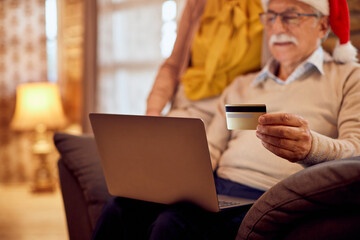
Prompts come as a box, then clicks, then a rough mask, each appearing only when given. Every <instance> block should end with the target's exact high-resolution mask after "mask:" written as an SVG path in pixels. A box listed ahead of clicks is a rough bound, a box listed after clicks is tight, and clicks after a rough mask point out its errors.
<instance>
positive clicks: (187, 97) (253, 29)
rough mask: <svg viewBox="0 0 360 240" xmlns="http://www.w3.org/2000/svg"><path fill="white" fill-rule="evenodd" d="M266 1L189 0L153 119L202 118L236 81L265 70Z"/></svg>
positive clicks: (156, 94) (159, 83)
mask: <svg viewBox="0 0 360 240" xmlns="http://www.w3.org/2000/svg"><path fill="white" fill-rule="evenodd" d="M260 12H262V5H261V2H260V0H188V1H187V4H186V6H185V9H184V12H183V15H182V18H181V21H180V23H179V28H178V35H177V39H176V42H175V45H174V49H173V52H172V54H171V56H170V57H169V58H168V59H166V61H165V62H164V63H163V64H162V66H161V68H160V69H159V72H158V75H157V77H156V79H155V82H154V85H153V88H152V90H151V92H150V94H149V96H148V99H147V110H146V114H147V115H154V116H159V115H161V112H162V110H163V108H164V106H165V105H166V104H167V103H169V102H171V109H170V112H169V113H168V114H167V115H168V116H187V117H198V118H201V119H202V120H203V121H204V122H205V124H206V125H207V124H208V123H209V122H210V120H211V118H212V116H213V113H214V107H215V102H216V100H217V98H218V96H219V95H220V94H221V93H222V91H223V90H224V89H225V87H227V86H228V85H229V84H230V83H231V82H232V81H233V80H234V78H235V77H236V76H238V75H241V74H245V73H248V72H253V71H257V70H259V69H260V61H261V53H262V51H261V49H262V39H263V26H262V24H261V22H260V19H259V13H260Z"/></svg>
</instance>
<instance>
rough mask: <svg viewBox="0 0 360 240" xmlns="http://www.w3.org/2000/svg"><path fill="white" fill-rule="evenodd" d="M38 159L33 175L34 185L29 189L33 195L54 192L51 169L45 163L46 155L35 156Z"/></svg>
mask: <svg viewBox="0 0 360 240" xmlns="http://www.w3.org/2000/svg"><path fill="white" fill-rule="evenodd" d="M36 155H37V156H38V157H39V159H40V164H39V167H38V168H37V169H35V173H34V183H33V186H32V188H31V191H32V192H33V193H42V192H54V191H55V181H54V178H53V176H52V174H51V169H50V167H49V165H48V163H47V154H44V153H41V154H36Z"/></svg>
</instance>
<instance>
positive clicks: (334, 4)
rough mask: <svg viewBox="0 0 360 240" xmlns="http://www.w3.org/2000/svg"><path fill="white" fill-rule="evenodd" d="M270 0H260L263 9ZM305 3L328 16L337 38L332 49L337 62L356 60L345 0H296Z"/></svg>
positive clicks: (265, 8)
mask: <svg viewBox="0 0 360 240" xmlns="http://www.w3.org/2000/svg"><path fill="white" fill-rule="evenodd" d="M270 1H271V0H262V4H263V7H264V10H265V11H266V10H267V5H268V3H269V2H270ZM297 1H300V2H303V3H306V4H308V5H310V6H312V7H313V8H315V9H316V10H318V11H320V12H321V14H323V15H324V16H329V22H330V27H331V30H332V31H333V33H334V34H335V35H336V36H337V37H338V38H339V41H338V43H337V44H336V47H335V49H334V51H333V58H334V60H335V61H337V62H342V63H346V62H352V61H354V62H357V58H356V55H357V49H356V48H355V47H354V46H353V45H352V44H351V42H350V16H349V8H348V4H347V2H346V0H297Z"/></svg>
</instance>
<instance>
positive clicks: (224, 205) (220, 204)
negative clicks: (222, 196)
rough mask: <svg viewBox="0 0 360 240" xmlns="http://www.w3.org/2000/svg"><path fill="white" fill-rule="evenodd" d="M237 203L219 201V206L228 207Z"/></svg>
mask: <svg viewBox="0 0 360 240" xmlns="http://www.w3.org/2000/svg"><path fill="white" fill-rule="evenodd" d="M236 205H239V203H238V202H231V201H223V200H220V201H219V207H230V206H236Z"/></svg>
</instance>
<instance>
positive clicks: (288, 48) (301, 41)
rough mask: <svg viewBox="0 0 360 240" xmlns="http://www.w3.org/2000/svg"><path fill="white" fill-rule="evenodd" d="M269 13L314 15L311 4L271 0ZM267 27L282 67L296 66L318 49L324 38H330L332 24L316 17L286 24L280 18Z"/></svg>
mask: <svg viewBox="0 0 360 240" xmlns="http://www.w3.org/2000/svg"><path fill="white" fill-rule="evenodd" d="M268 12H272V13H283V14H285V13H286V14H287V13H289V14H292V15H294V13H301V14H314V11H313V9H312V8H311V7H310V6H309V5H307V4H305V3H302V2H299V1H297V0H271V1H270V3H269V5H268ZM295 16H296V14H295ZM289 22H290V21H289ZM265 28H266V32H267V37H268V44H269V48H270V51H271V53H272V55H273V56H274V58H275V59H276V60H278V61H279V62H280V64H283V65H290V66H291V65H292V66H294V65H295V66H296V65H298V64H299V63H301V62H302V61H304V60H305V59H306V58H307V57H309V56H310V55H311V54H312V53H313V52H314V51H315V50H316V49H317V47H318V46H319V43H320V39H322V38H323V37H324V36H325V35H326V32H327V29H328V23H327V18H325V17H323V18H321V19H319V18H317V17H314V16H301V17H300V18H299V21H298V23H296V24H293V23H291V22H290V24H286V23H283V22H282V21H281V17H280V16H277V17H276V19H275V20H274V21H273V23H272V24H266V26H265Z"/></svg>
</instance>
